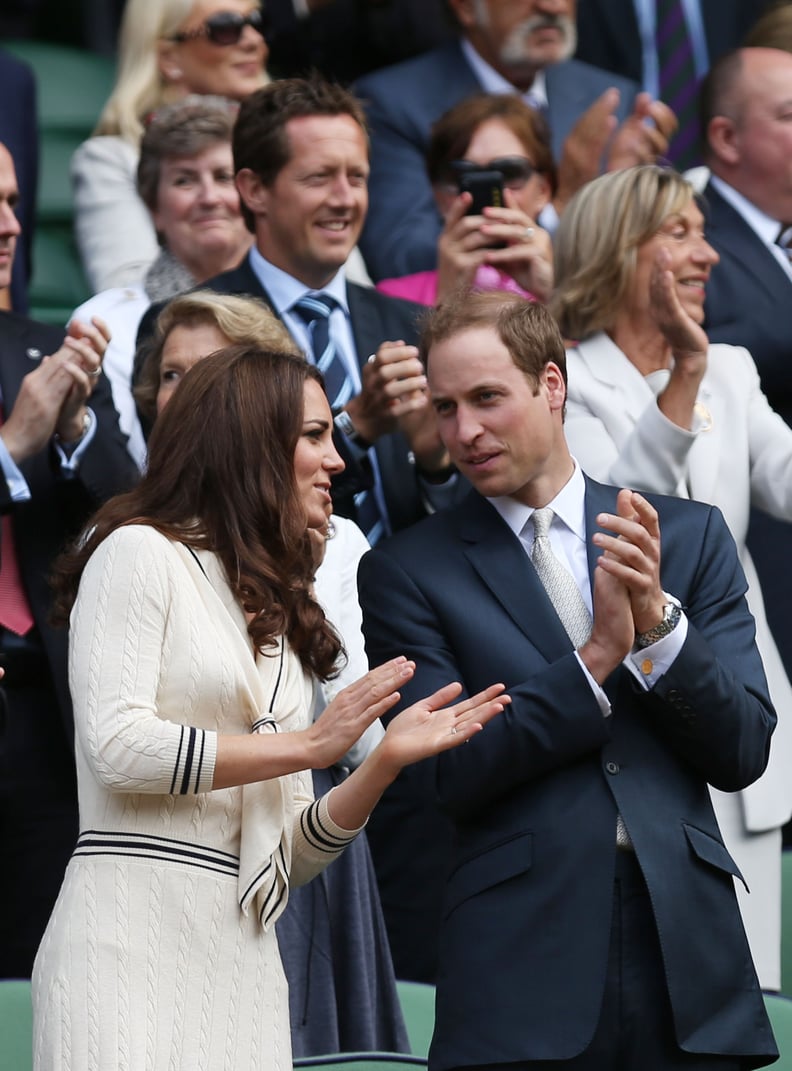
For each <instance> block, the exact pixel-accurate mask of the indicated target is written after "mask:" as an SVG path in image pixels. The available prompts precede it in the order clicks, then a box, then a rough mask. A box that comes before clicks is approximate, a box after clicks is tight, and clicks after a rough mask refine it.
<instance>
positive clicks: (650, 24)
mask: <svg viewBox="0 0 792 1071" xmlns="http://www.w3.org/2000/svg"><path fill="white" fill-rule="evenodd" d="M769 2H770V0H582V2H581V3H580V4H579V5H578V14H577V29H578V46H577V51H576V52H575V56H576V58H577V59H580V60H583V61H584V62H585V63H592V64H594V66H595V67H603V68H604V69H605V70H608V71H613V72H615V73H616V74H620V75H623V77H625V78H632V79H633V81H635V82H638V84H639V85H640V86H641V88H642V89H644V90H646V92H648V93H650V94H651V95H652V96H653V97H658V98H659V99H660V100H664V101H665V102H666V103H667V104H668V105H669V107H670V108H671V109H672V111H673V112H674V114H675V115H676V117H677V120H678V121H679V129H678V130H677V132H676V135H675V136H674V138H673V140H672V141H671V146H670V148H669V151H668V154H667V155H668V157H669V158H670V159H671V160H672V161H673V163H674V164H676V166H677V167H678V168H679V169H680V171H681V170H684V169H685V168H688V167H693V166H694V165H695V164H698V163H700V162H701V150H700V146H699V145H698V144H697V143H696V140H695V138H696V134H697V132H698V116H697V114H696V90H697V88H698V85H699V83H700V82H701V79H702V78H703V77H704V75H705V74H706V73H707V71H708V70H709V68H710V66H711V64H713V63H715V61H716V60H718V59H719V58H720V57H721V56H722V55H723V54H724V53H725V52H728V51H729V50H730V49H733V48H737V47H738V45H740V44H741V43H742V41H743V39H744V38H745V35H746V34H747V33H748V31H749V30H750V29H751V27H752V26H753V24H754V23H755V22H756V20H757V19H758V18H759V16H760V15H761V14H762V12H763V11H764V9H765V8H766V7H768V4H769Z"/></svg>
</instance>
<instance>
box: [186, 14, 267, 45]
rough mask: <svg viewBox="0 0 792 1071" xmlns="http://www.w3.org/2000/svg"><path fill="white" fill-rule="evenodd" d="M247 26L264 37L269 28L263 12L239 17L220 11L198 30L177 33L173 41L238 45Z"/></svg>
mask: <svg viewBox="0 0 792 1071" xmlns="http://www.w3.org/2000/svg"><path fill="white" fill-rule="evenodd" d="M246 26H250V27H251V29H253V30H255V31H256V33H260V34H261V36H262V37H263V36H264V32H265V30H266V29H267V26H266V23H265V19H264V15H263V14H262V12H261V11H251V12H250V14H249V15H239V14H237V13H236V12H235V11H218V12H217V14H216V15H210V16H209V18H208V19H207V20H206V22H204V23H203V25H201V26H199V27H198V29H197V30H185V31H184V33H176V34H174V35H173V37H172V38H171V41H177V42H178V43H179V44H181V43H182V42H184V41H194V40H195V39H196V38H197V37H205V38H206V39H207V41H211V42H212V44H213V45H236V44H238V43H239V39H240V37H241V36H242V34H243V33H244V32H245V27H246Z"/></svg>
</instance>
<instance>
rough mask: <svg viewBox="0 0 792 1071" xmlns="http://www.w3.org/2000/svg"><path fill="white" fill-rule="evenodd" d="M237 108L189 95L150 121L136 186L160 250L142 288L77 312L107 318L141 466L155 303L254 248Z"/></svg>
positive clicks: (117, 290)
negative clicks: (140, 356)
mask: <svg viewBox="0 0 792 1071" xmlns="http://www.w3.org/2000/svg"><path fill="white" fill-rule="evenodd" d="M235 116H236V104H233V103H231V102H229V101H227V100H225V99H224V98H222V97H211V96H205V97H187V98H185V99H184V100H182V101H179V102H178V103H175V104H168V105H166V106H165V107H163V108H161V109H160V110H159V111H157V112H155V113H154V115H153V116H152V117H151V121H150V122H149V124H148V127H147V129H146V132H145V134H144V136H143V141H142V143H141V151H140V163H139V165H138V176H137V187H138V191H139V194H140V198H141V202H142V203H143V204H144V205H145V206H146V209H147V210H148V211H149V212H150V213H151V218H152V220H153V221H154V226H155V228H156V233H157V238H158V241H159V243H160V252H159V254H158V256H157V258H156V260H155V261H154V263H153V264H152V265H151V267H150V268H149V269H148V271H147V272H146V275H145V278H144V280H143V282H142V283H137V284H135V285H128V286H124V287H111V288H110V289H108V290H103V291H102V292H101V293H99V294H97V295H96V296H95V297H93V298H91V299H90V300H89V301H87V302H85V304H83V305H81V306H80V307H79V308H78V309H77V310H76V311H75V313H74V315H75V317H77V318H78V319H89V318H90V317H92V316H101V317H102V319H103V320H104V321H105V322H106V323H107V324H108V326H109V328H110V333H111V340H110V345H109V346H108V349H107V354H106V356H105V370H106V372H107V375H108V376H109V378H110V381H111V383H112V386H113V398H114V401H115V405H116V409H117V410H118V412H119V414H120V418H121V427H122V430H123V431H124V432H125V434H126V435H128V436H129V451H130V453H131V454H132V456H133V457H134V459H135V461H136V462H137V463H138V466H139V467H141V468H142V466H143V462H144V459H145V453H146V448H145V443H144V440H143V434H142V431H141V428H140V424H139V423H138V419H137V416H136V413H135V406H134V402H133V400H132V395H131V381H132V365H133V360H134V356H135V338H136V335H137V329H138V324H139V323H140V318H141V317H142V315H143V313H144V312H145V311H146V309H147V308H148V307H149V305H150V304H151V302H152V301H164V300H166V299H167V298H170V297H173V295H174V294H179V293H182V292H183V291H184V290H189V289H190V288H191V287H193V286H195V285H196V284H197V283H201V282H204V280H206V279H208V278H209V277H210V276H212V275H217V274H218V273H219V272H221V271H224V270H226V269H228V268H232V267H236V265H237V264H238V263H239V262H240V261H241V260H242V258H243V257H244V255H245V253H247V251H248V249H249V248H250V245H251V242H252V237H251V235H250V232H249V231H248V229H247V228H246V227H245V224H244V222H243V220H242V215H241V212H240V207H239V194H238V193H237V189H236V186H235V185H234V163H233V156H232V152H231V131H232V129H233V125H234V118H235Z"/></svg>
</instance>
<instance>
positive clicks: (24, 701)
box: [0, 146, 137, 978]
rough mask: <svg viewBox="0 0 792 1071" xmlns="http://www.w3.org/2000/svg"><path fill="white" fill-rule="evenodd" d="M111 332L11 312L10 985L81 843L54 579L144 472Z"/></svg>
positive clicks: (0, 481)
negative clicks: (123, 403) (118, 381)
mask: <svg viewBox="0 0 792 1071" xmlns="http://www.w3.org/2000/svg"><path fill="white" fill-rule="evenodd" d="M17 192H18V191H17V183H16V176H15V173H14V163H13V160H12V158H11V156H10V154H9V153H8V151H7V149H6V148H5V147H3V146H0V287H3V286H8V284H9V282H10V279H11V271H12V265H13V261H14V253H15V248H16V243H17V239H18V237H19V233H20V226H19V221H18V220H17V218H16V216H15V214H14V210H13V205H14V203H15V200H16V197H17ZM106 345H107V333H106V329H105V327H104V325H103V324H102V323H101V322H100V321H98V320H97V321H95V322H93V323H88V322H83V321H77V320H75V321H72V323H71V324H70V325H69V329H68V333H67V335H66V338H65V339H64V332H63V331H62V330H60V329H58V328H55V327H49V326H47V325H44V324H38V323H35V322H34V321H32V320H28V319H26V318H24V317H22V316H19V315H18V314H16V313H11V312H0V354H2V356H1V357H0V390H1V391H2V405H3V412H2V416H3V423H2V427H1V428H0V469H1V470H2V474H1V475H0V512H2V514H3V523H2V570H1V571H0V651H2V654H3V664H4V666H5V677H4V679H3V685H4V689H5V696H6V701H7V702H6V711H5V719H4V721H3V723H2V726H1V727H0V842H2V844H3V852H4V860H5V871H4V878H3V881H2V883H0V977H2V978H26V977H29V976H30V972H31V969H32V966H33V957H34V955H35V952H36V948H37V947H38V943H39V940H40V938H41V935H42V933H43V932H44V928H45V926H46V923H47V919H48V917H49V914H50V911H51V910H52V906H53V904H54V903H55V898H56V896H57V894H58V889H59V888H60V884H61V880H62V878H63V872H64V869H65V867H66V863H67V861H68V859H69V856H70V854H71V851H72V848H73V847H74V843H75V841H76V838H77V831H78V830H77V790H76V781H75V770H74V756H73V738H74V726H73V720H72V709H71V702H70V699H69V687H68V681H67V674H66V634H65V631H64V630H56V629H53V628H52V627H51V626H50V624H49V610H50V605H51V598H50V590H49V585H48V575H49V571H50V567H51V565H52V562H53V561H54V559H55V557H56V556H57V554H58V552H59V551H60V550H61V548H62V546H63V544H64V543H65V542H66V541H67V540H68V539H70V538H73V537H75V536H76V535H77V534H78V533H79V532H80V529H81V528H82V526H83V525H84V523H85V521H86V520H87V518H88V517H89V516H90V514H91V513H92V512H93V510H94V509H95V508H96V507H97V506H98V505H99V504H100V503H101V502H102V501H103V500H104V499H106V498H109V497H110V496H111V495H113V494H115V493H116V492H117V491H120V490H123V489H124V488H125V487H127V486H128V485H130V484H131V483H133V482H134V479H135V477H136V475H137V474H136V471H135V466H134V465H133V463H132V461H131V459H130V458H129V455H128V454H127V452H126V449H125V443H124V438H123V436H122V435H121V432H120V431H119V428H118V417H117V415H116V412H115V410H114V409H113V403H112V399H111V394H110V388H109V385H108V383H107V381H106V379H105V378H104V376H103V375H102V374H101V371H102V357H103V355H104V352H105V348H106Z"/></svg>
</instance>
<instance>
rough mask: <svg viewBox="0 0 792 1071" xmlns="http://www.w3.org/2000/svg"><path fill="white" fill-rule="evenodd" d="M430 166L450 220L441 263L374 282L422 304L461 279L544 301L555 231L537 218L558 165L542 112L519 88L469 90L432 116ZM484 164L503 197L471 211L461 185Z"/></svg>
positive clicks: (440, 206)
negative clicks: (551, 232)
mask: <svg viewBox="0 0 792 1071" xmlns="http://www.w3.org/2000/svg"><path fill="white" fill-rule="evenodd" d="M426 166H427V170H428V172H429V178H430V180H431V182H432V188H433V190H434V195H435V200H436V202H437V207H438V211H439V212H440V215H441V216H442V217H443V219H444V221H445V226H444V227H443V230H442V233H441V234H440V238H439V239H438V243H437V269H436V270H435V271H428V272H418V273H416V274H415V275H406V276H402V277H400V278H395V279H384V280H382V281H381V282H380V283H378V284H377V289H378V290H381V291H382V292H383V293H385V294H391V295H393V296H394V297H401V298H407V299H409V300H411V301H417V302H420V303H421V304H422V305H434V304H436V303H438V302H440V301H442V299H443V298H444V297H445V296H446V295H447V294H449V293H451V292H452V291H454V290H457V289H459V288H460V287H473V288H475V289H476V290H510V291H513V292H516V293H522V294H524V295H525V296H526V297H527V298H529V299H531V300H535V301H546V300H547V299H548V297H549V296H550V292H551V290H552V287H553V254H552V246H551V242H550V235H549V234H548V233H547V231H545V230H544V229H543V228H542V227H540V226H539V224H538V223H537V222H536V219H537V216H538V215H539V213H540V212H541V210H542V209H543V208H544V207H545V205H547V204H548V203H549V201H550V200H551V199H552V197H553V194H554V192H555V188H556V168H555V163H554V161H553V154H552V150H551V148H550V140H549V131H548V130H547V126H546V124H545V122H544V120H543V119H542V118H541V116H540V115H539V114H538V113H537V112H536V111H534V109H532V108H530V107H529V106H528V105H527V104H525V102H524V101H523V100H522V99H521V98H520V97H518V96H515V95H510V94H501V93H480V94H476V95H475V96H472V97H468V98H466V99H465V100H463V101H461V103H459V104H457V105H456V106H455V107H453V108H451V109H450V110H449V111H448V112H446V113H445V115H443V116H441V118H440V119H438V121H437V122H436V123H435V125H434V127H433V128H432V137H431V140H430V143H429V148H428V151H427V154H426ZM485 171H486V172H494V173H496V175H499V176H500V177H501V179H502V184H503V200H504V204H503V205H501V206H491V207H486V208H484V212H483V214H479V213H476V214H471V212H470V209H471V206H472V203H473V197H472V195H471V193H469V192H460V190H461V186H462V184H463V183H464V180H465V178H466V177H469V176H475V175H477V174H479V175H480V174H482V173H483V172H485Z"/></svg>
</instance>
